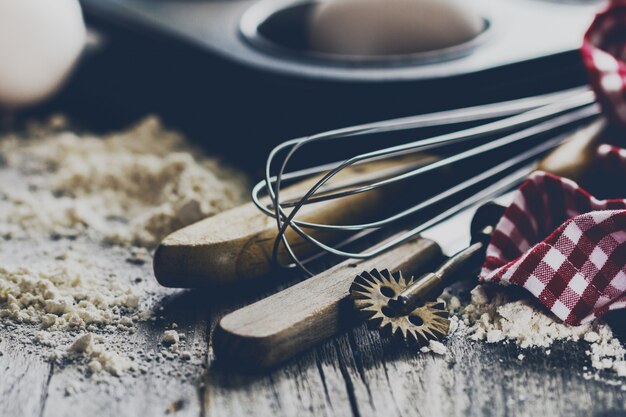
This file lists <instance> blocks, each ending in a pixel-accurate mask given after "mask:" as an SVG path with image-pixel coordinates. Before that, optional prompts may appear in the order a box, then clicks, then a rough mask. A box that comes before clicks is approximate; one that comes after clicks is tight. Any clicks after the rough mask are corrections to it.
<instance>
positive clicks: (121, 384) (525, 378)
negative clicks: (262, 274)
mask: <svg viewBox="0 0 626 417" xmlns="http://www.w3.org/2000/svg"><path fill="white" fill-rule="evenodd" d="M0 207H1V204H0ZM68 246H72V247H74V248H77V247H81V248H82V249H85V250H89V251H92V252H93V253H94V256H97V257H100V258H101V259H102V260H103V261H105V262H106V263H107V265H108V267H109V270H110V271H111V272H114V273H115V275H116V276H117V277H118V278H119V279H120V280H122V282H127V281H128V280H130V279H134V278H136V277H139V278H142V281H141V282H142V284H141V285H142V286H143V287H141V288H143V289H144V290H145V291H147V292H150V293H151V294H152V297H153V298H154V300H155V303H156V304H155V309H156V311H157V312H158V315H159V316H160V317H162V318H159V319H158V320H156V321H155V322H145V323H140V324H139V325H138V331H137V332H136V333H135V334H133V335H130V336H129V335H127V334H120V335H117V336H111V338H113V339H115V340H114V341H115V342H116V343H118V344H125V343H126V344H130V345H131V346H133V347H137V348H141V349H143V350H145V351H157V350H158V349H159V348H160V347H159V346H160V345H159V344H160V341H161V337H162V334H163V331H164V329H166V328H169V327H170V326H171V324H172V323H174V322H175V323H177V324H178V325H179V328H178V329H177V330H179V331H180V332H184V333H185V334H186V336H187V343H189V344H194V343H195V342H199V343H200V344H199V346H200V348H199V349H200V355H201V356H202V357H201V358H200V359H198V360H196V361H191V362H185V361H181V360H176V361H152V362H149V363H146V364H145V365H146V372H145V374H141V373H140V374H138V375H136V376H129V375H127V376H123V377H121V378H119V379H117V378H107V379H106V380H104V381H99V380H97V379H92V378H89V377H85V376H84V375H83V374H82V373H81V372H79V370H77V369H76V367H75V366H74V365H71V364H70V365H66V366H57V365H51V364H49V363H48V362H47V361H46V359H45V357H44V355H42V351H41V348H40V347H38V346H36V345H30V346H23V345H21V344H19V343H17V342H16V341H15V340H13V338H12V335H13V334H14V327H13V325H12V324H10V323H7V322H6V321H3V322H0V416H2V417H4V416H7V417H12V416H51V417H52V416H73V415H86V416H90V417H100V416H102V417H105V416H112V417H113V416H115V417H123V416H136V415H150V416H165V415H181V416H198V417H200V416H248V415H254V416H268V417H269V416H354V417H366V416H375V415H378V416H382V415H384V416H409V415H411V416H425V417H426V416H428V417H437V416H463V417H466V416H502V415H507V416H538V415H546V416H551V415H563V416H571V415H574V416H588V415H594V416H626V391H624V390H622V386H623V385H624V384H623V383H620V384H618V385H612V384H610V383H608V382H607V380H608V381H610V380H611V378H609V377H605V376H602V377H601V378H600V379H601V380H598V381H596V380H594V379H593V378H591V379H589V378H585V376H584V375H583V366H589V363H588V358H587V356H586V355H585V353H584V350H585V348H586V346H585V344H584V343H583V344H573V343H560V344H556V345H555V346H553V347H552V353H551V354H550V355H546V354H545V352H544V351H542V350H530V351H525V352H524V355H525V358H524V359H523V360H519V359H518V354H519V353H520V351H519V350H518V348H517V347H516V346H514V345H512V344H509V345H505V344H498V345H485V344H482V343H474V342H469V341H467V340H466V339H464V338H462V337H456V336H455V337H452V338H451V339H450V340H448V341H447V346H448V349H449V353H448V354H447V355H445V356H437V355H435V354H432V353H427V354H421V353H414V352H410V351H406V350H403V349H401V348H398V347H396V346H394V345H393V344H391V343H389V342H388V341H385V340H381V339H380V338H379V336H378V335H377V334H376V333H372V332H370V331H368V330H367V329H366V328H365V326H364V325H360V326H358V327H356V328H355V329H353V330H350V331H348V332H345V333H343V334H340V335H338V336H337V337H335V338H333V339H331V340H328V341H326V342H324V343H322V344H321V345H320V346H318V347H316V348H314V349H312V350H310V351H308V352H306V353H305V354H303V355H300V356H298V357H296V358H295V359H293V360H290V361H289V362H287V363H286V364H285V365H284V366H281V367H279V368H276V369H273V370H271V371H268V372H264V373H257V374H244V373H241V372H236V371H232V370H230V369H228V368H226V367H224V366H223V365H222V364H220V363H219V362H217V361H215V357H214V354H213V351H212V347H211V345H210V343H209V340H210V337H209V336H210V333H211V331H212V329H214V328H215V326H216V323H217V321H218V320H219V319H220V318H221V317H222V316H223V315H224V314H225V313H226V312H229V311H232V310H233V309H234V308H236V307H238V306H243V305H245V304H247V303H249V302H251V301H253V300H254V299H258V298H259V295H256V296H244V297H243V298H239V299H237V298H234V297H220V296H219V295H217V294H213V293H211V292H210V291H181V290H169V289H163V288H160V287H159V286H158V284H157V283H156V281H155V280H154V277H153V275H152V267H151V265H150V263H149V262H147V263H145V264H143V265H135V264H132V263H129V262H126V260H125V259H126V257H127V256H126V255H125V254H124V252H123V251H121V250H120V249H119V248H112V247H107V246H102V245H100V244H98V243H94V242H89V241H86V240H83V239H77V240H75V241H69V240H55V241H53V240H50V241H46V240H44V241H35V240H24V239H22V240H19V239H12V240H5V241H2V242H0V265H9V264H10V265H20V264H24V265H26V264H28V263H29V262H31V260H32V259H35V258H37V257H42V256H50V254H51V253H55V251H57V250H61V249H62V248H64V247H68ZM296 281H297V279H296ZM272 291H275V289H274V290H269V291H268V293H270V292H272ZM161 307H162V310H161V309H160V308H161ZM613 380H614V379H613ZM68 387H69V388H72V389H73V391H75V392H73V393H72V394H71V395H67V390H68Z"/></svg>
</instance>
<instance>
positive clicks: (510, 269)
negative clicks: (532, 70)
mask: <svg viewBox="0 0 626 417" xmlns="http://www.w3.org/2000/svg"><path fill="white" fill-rule="evenodd" d="M582 54H583V59H584V62H585V65H586V67H587V69H588V73H589V79H590V82H591V85H592V86H593V88H594V91H595V93H596V96H597V98H598V101H599V102H600V103H601V105H602V107H603V110H604V113H605V114H606V115H607V116H608V117H609V119H611V120H612V121H614V122H616V123H617V124H618V125H621V126H622V127H626V63H625V62H624V60H625V59H626V0H614V1H612V2H611V3H609V5H608V6H607V8H606V9H605V10H603V11H602V12H601V13H599V14H598V15H597V17H596V19H595V20H594V22H593V23H592V25H591V27H590V28H589V30H588V31H587V34H586V35H585V40H584V44H583V46H582ZM624 136H625V137H626V131H625V133H624ZM598 158H600V159H601V161H602V164H603V165H604V166H605V167H609V166H610V167H611V169H613V171H612V172H618V173H620V174H618V176H616V177H610V178H607V181H615V182H618V181H620V182H624V181H626V149H621V148H618V147H614V146H609V145H601V146H600V147H599V148H598ZM619 175H621V177H620V176H619ZM624 197H626V196H624ZM480 280H481V281H482V282H499V283H510V284H516V285H519V286H521V287H523V288H525V289H527V290H528V291H529V292H530V293H531V294H533V295H534V296H535V297H536V298H537V299H538V300H539V301H540V302H541V303H542V304H543V305H545V306H546V307H547V308H548V309H549V310H550V311H552V312H553V313H554V314H555V315H556V316H557V317H558V318H560V319H561V320H563V321H564V322H566V323H568V324H572V325H577V324H581V323H585V322H589V321H591V320H593V319H594V318H596V317H600V316H602V315H603V314H605V313H606V312H607V311H609V310H615V309H623V308H626V198H625V199H612V200H599V199H597V198H595V197H593V196H592V195H591V194H589V193H588V192H587V191H585V190H584V189H582V188H581V187H580V186H579V185H578V184H576V183H575V182H573V181H571V180H568V179H565V178H561V177H558V176H555V175H552V174H548V173H545V172H536V173H534V174H532V175H531V176H530V177H529V178H528V179H527V180H526V182H525V183H524V184H522V186H521V187H520V188H519V189H518V190H517V192H516V194H515V197H514V201H513V203H512V204H511V205H510V206H509V207H508V208H507V209H506V210H505V212H504V214H503V216H502V218H501V219H500V222H499V223H498V225H497V226H496V231H495V233H494V235H493V237H492V239H491V242H490V244H489V246H488V247H487V253H486V259H485V263H484V265H483V269H482V271H481V275H480Z"/></svg>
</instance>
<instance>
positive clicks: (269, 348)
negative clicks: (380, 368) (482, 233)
mask: <svg viewBox="0 0 626 417" xmlns="http://www.w3.org/2000/svg"><path fill="white" fill-rule="evenodd" d="M602 128H603V122H602V121H597V122H594V123H592V124H590V125H589V126H588V127H586V128H584V129H582V130H580V131H579V132H577V133H575V134H574V135H573V139H572V140H575V141H583V139H584V140H586V141H588V143H592V142H595V141H597V137H598V136H599V135H601V132H602ZM581 148H583V149H584V148H585V147H584V146H583V147H581ZM572 158H573V160H574V161H577V162H578V163H579V164H580V166H581V167H583V168H584V166H585V165H587V164H589V158H588V157H587V156H586V154H585V155H573V154H572V153H571V148H569V147H568V146H567V142H565V144H564V145H562V146H561V147H558V148H557V149H556V150H554V151H553V152H552V153H551V154H550V155H549V156H548V157H547V158H546V159H545V160H546V161H547V160H550V161H551V163H550V164H549V165H550V167H551V168H553V169H554V171H553V172H554V173H556V174H558V173H559V170H560V169H566V170H571V168H572V167H571V161H572ZM541 165H542V163H539V166H541ZM529 169H530V167H529V166H524V167H522V168H520V169H519V170H518V171H515V172H513V173H511V174H509V175H508V176H506V177H504V178H502V179H500V180H499V181H497V182H496V183H495V184H493V185H490V186H488V187H487V188H485V189H483V190H481V191H479V192H478V193H476V194H473V195H472V196H471V197H470V198H469V199H468V201H464V202H462V203H460V205H459V206H453V207H451V208H449V209H447V210H445V211H443V212H441V213H439V214H438V215H437V216H436V217H434V218H432V219H431V220H430V221H429V222H427V223H424V224H423V225H422V227H421V229H422V230H421V233H420V237H419V238H412V239H409V240H408V241H407V242H406V243H404V244H402V245H399V246H397V247H394V248H392V249H390V250H388V251H386V252H383V253H382V254H380V255H377V256H375V257H372V258H369V259H354V260H353V259H348V260H346V261H344V262H342V263H341V264H339V265H337V266H335V267H333V268H331V269H329V270H327V271H324V272H322V273H320V274H318V275H316V276H314V277H312V278H309V279H307V280H305V281H303V282H301V283H298V284H296V285H294V286H292V287H290V288H287V289H285V290H283V291H280V292H278V293H276V294H274V295H272V296H269V297H267V298H264V299H262V300H260V301H257V302H255V303H253V304H250V305H248V306H246V307H243V308H241V309H239V310H236V311H234V312H232V313H230V314H228V315H226V316H225V317H223V318H222V320H220V322H219V324H218V326H217V328H216V330H215V333H214V339H213V346H214V349H215V352H216V354H217V356H218V358H220V359H221V360H222V361H224V362H228V363H229V364H230V365H232V366H239V367H243V368H245V369H248V370H250V369H259V368H267V367H271V366H274V365H276V364H278V363H280V362H283V361H286V360H287V359H289V358H291V357H293V356H295V355H297V354H298V353H300V352H302V351H304V350H306V349H308V348H309V347H311V346H314V345H315V344H317V343H319V342H321V341H323V340H324V339H326V338H328V337H330V336H332V335H334V334H337V333H338V332H340V331H343V330H345V329H347V328H349V327H350V326H351V325H353V324H354V323H356V322H357V317H356V315H355V312H354V310H353V308H352V305H351V304H352V303H351V302H350V299H349V296H350V286H351V285H352V282H353V280H354V277H355V275H356V274H358V273H359V272H360V271H368V270H371V269H374V268H378V267H380V266H385V267H387V268H388V269H390V270H393V271H398V270H401V271H403V273H405V274H407V276H410V275H411V274H416V273H419V272H423V271H424V270H425V268H427V267H428V265H429V264H431V263H432V262H434V261H436V260H438V259H439V258H440V255H441V253H443V255H446V256H452V255H454V254H455V253H458V251H459V250H461V249H462V248H464V247H466V246H467V245H468V243H469V242H470V240H471V239H470V230H469V228H468V227H467V225H468V224H470V222H471V219H472V217H473V215H474V213H475V211H476V208H477V206H478V205H480V204H481V203H482V202H484V201H486V200H490V199H493V198H494V197H495V196H497V195H499V194H501V193H502V192H504V191H505V190H507V189H508V188H509V187H510V186H511V184H514V183H516V182H517V181H518V180H519V179H520V178H522V177H523V175H525V174H526V173H527V172H528V170H529ZM509 198H510V195H506V194H505V195H504V196H502V197H499V198H497V199H496V202H497V203H499V204H502V205H508V202H509V201H508V199H509ZM459 207H465V208H464V209H462V208H461V209H459ZM402 235H404V234H403V233H402V232H400V233H399V234H398V235H396V236H392V237H390V238H389V239H388V241H394V240H396V239H397V238H398V236H402ZM435 241H436V242H437V243H435ZM386 243H387V242H382V243H380V244H379V245H377V247H380V246H385V244H386ZM374 249H375V248H374Z"/></svg>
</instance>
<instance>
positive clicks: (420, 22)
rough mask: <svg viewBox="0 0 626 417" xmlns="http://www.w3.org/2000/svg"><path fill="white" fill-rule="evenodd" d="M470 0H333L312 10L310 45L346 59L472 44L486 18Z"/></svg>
mask: <svg viewBox="0 0 626 417" xmlns="http://www.w3.org/2000/svg"><path fill="white" fill-rule="evenodd" d="M468 3H471V2H468V1H464V0H384V1H383V0H331V1H324V2H321V3H320V5H319V6H317V7H316V8H315V9H314V11H313V12H312V15H311V19H310V26H309V39H310V44H311V45H310V46H311V48H312V49H313V50H317V51H320V52H326V53H333V54H342V55H365V56H368V55H369V56H373V55H396V54H410V53H416V52H424V51H432V50H437V49H441V48H446V47H450V46H454V45H458V44H460V43H463V42H466V41H469V40H471V39H473V38H475V37H476V36H477V35H478V34H480V33H481V32H482V30H483V28H484V21H483V19H482V18H481V17H480V16H479V15H478V13H476V11H475V10H473V9H472V8H471V7H469V6H468Z"/></svg>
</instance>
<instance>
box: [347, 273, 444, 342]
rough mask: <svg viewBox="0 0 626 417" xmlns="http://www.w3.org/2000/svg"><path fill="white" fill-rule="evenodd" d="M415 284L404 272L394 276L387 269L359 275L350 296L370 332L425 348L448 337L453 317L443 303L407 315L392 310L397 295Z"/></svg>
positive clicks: (425, 304)
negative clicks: (429, 343)
mask: <svg viewBox="0 0 626 417" xmlns="http://www.w3.org/2000/svg"><path fill="white" fill-rule="evenodd" d="M416 283H417V282H416V281H415V280H413V279H412V278H410V279H405V278H404V277H403V276H402V271H396V272H394V273H393V274H392V273H391V272H389V270H387V269H383V270H382V271H378V270H377V269H372V270H371V271H369V272H362V273H361V274H360V275H357V277H356V278H355V280H354V282H353V283H352V286H351V287H350V296H351V297H352V298H353V300H354V306H355V308H356V309H357V310H358V311H359V312H361V316H362V317H363V319H365V320H366V321H367V324H368V327H369V328H370V329H378V330H379V331H380V334H381V336H383V337H392V338H394V339H396V340H399V341H401V342H402V343H404V344H405V345H409V346H415V345H417V346H422V345H424V344H426V343H428V341H429V340H439V339H441V338H443V337H444V336H446V335H447V334H448V330H449V328H450V320H448V316H449V315H450V314H449V313H448V311H447V310H446V309H445V303H443V302H441V301H434V302H423V303H421V304H419V305H416V306H415V307H414V308H413V309H412V310H411V311H408V312H406V313H400V312H397V311H396V310H394V309H393V308H391V307H390V306H389V302H390V301H391V300H393V297H394V296H395V295H396V294H400V293H402V292H404V291H406V289H407V288H410V287H412V286H413V285H415V284H416Z"/></svg>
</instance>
